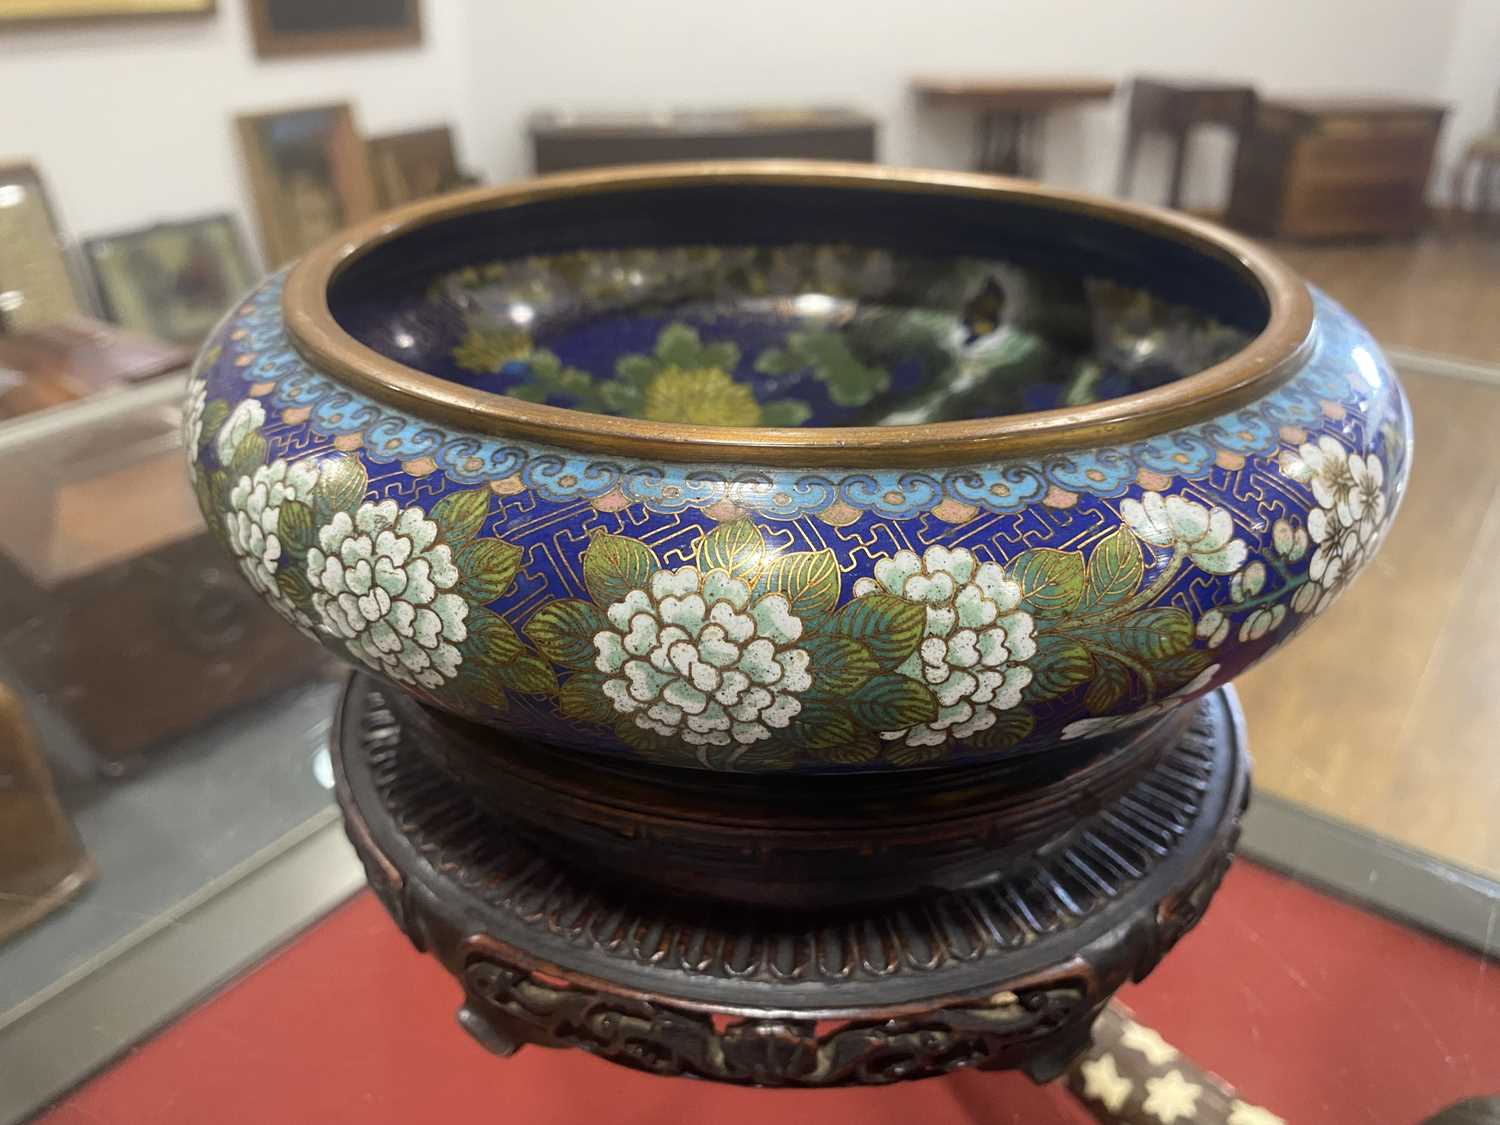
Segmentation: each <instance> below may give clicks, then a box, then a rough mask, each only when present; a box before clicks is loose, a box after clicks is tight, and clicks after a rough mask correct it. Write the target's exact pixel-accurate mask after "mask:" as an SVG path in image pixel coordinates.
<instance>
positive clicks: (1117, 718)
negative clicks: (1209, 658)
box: [1062, 664, 1219, 742]
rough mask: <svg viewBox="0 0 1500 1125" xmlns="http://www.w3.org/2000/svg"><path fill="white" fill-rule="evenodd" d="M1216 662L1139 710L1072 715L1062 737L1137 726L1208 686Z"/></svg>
mask: <svg viewBox="0 0 1500 1125" xmlns="http://www.w3.org/2000/svg"><path fill="white" fill-rule="evenodd" d="M1218 672H1219V666H1218V665H1217V664H1210V665H1209V666H1208V667H1207V668H1205V669H1203V671H1201V672H1199V673H1198V674H1197V675H1196V676H1194V677H1193V678H1192V680H1191V681H1190V682H1188V683H1186V684H1183V685H1182V687H1180V688H1178V689H1177V690H1176V691H1174V692H1173V693H1172V694H1171V695H1166V696H1163V697H1162V698H1161V699H1158V700H1157V701H1156V702H1155V703H1148V704H1146V706H1144V707H1142V708H1141V709H1140V710H1139V711H1132V712H1131V713H1130V714H1128V715H1101V716H1098V717H1097V718H1088V719H1075V720H1074V721H1073V722H1071V723H1069V724H1068V725H1067V726H1065V727H1063V732H1062V737H1063V740H1064V741H1065V742H1068V741H1072V740H1073V739H1075V738H1095V737H1097V736H1099V735H1101V734H1113V733H1115V732H1116V731H1121V730H1128V729H1130V728H1131V727H1136V726H1140V725H1141V724H1142V723H1144V722H1147V721H1148V720H1150V719H1154V718H1156V717H1157V716H1158V715H1163V714H1165V713H1166V712H1168V711H1171V710H1174V709H1175V708H1176V707H1178V706H1179V705H1180V704H1182V703H1185V702H1186V701H1187V700H1189V699H1193V698H1194V697H1196V696H1198V695H1201V694H1202V693H1203V692H1204V691H1206V690H1207V689H1208V686H1209V684H1210V683H1212V681H1213V678H1214V676H1216V675H1218Z"/></svg>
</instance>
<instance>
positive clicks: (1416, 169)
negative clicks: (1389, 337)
mask: <svg viewBox="0 0 1500 1125" xmlns="http://www.w3.org/2000/svg"><path fill="white" fill-rule="evenodd" d="M1446 112H1447V107H1446V106H1442V105H1437V104H1434V103H1430V102H1414V101H1404V100H1398V99H1387V98H1298V99H1286V98H1282V99H1273V100H1269V101H1262V102H1261V103H1260V105H1259V107H1258V109H1257V111H1256V115H1255V122H1254V124H1253V126H1252V127H1251V129H1250V130H1249V133H1248V135H1247V136H1246V137H1245V138H1244V139H1243V141H1242V142H1241V145H1240V151H1239V157H1238V159H1237V160H1236V162H1235V174H1234V188H1233V191H1232V193H1231V195H1230V200H1229V213H1228V216H1227V217H1228V220H1229V223H1230V224H1231V225H1232V226H1236V227H1240V228H1242V229H1244V230H1247V231H1251V232H1253V233H1256V234H1267V235H1277V236H1281V237H1286V238H1309V239H1313V238H1341V237H1348V236H1360V235H1396V234H1414V233H1416V231H1417V230H1419V229H1420V228H1421V226H1422V224H1423V222H1424V220H1425V219H1426V214H1427V207H1426V192H1427V183H1428V180H1429V179H1430V177H1431V175H1432V161H1433V153H1434V151H1435V149H1436V147H1437V140H1438V133H1439V132H1440V131H1441V129H1442V125H1443V116H1444V114H1445V113H1446Z"/></svg>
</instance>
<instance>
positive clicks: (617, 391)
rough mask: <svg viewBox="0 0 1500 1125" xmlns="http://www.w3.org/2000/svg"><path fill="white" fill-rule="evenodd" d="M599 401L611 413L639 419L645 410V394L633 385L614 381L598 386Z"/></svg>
mask: <svg viewBox="0 0 1500 1125" xmlns="http://www.w3.org/2000/svg"><path fill="white" fill-rule="evenodd" d="M599 401H600V402H602V403H603V404H604V406H605V407H606V408H607V409H608V410H610V411H611V412H612V413H615V414H622V415H624V416H625V417H627V418H639V417H640V416H641V412H642V411H643V410H644V409H645V408H646V393H645V391H643V390H642V389H641V388H640V387H638V386H636V385H635V384H634V383H625V382H621V381H619V380H616V381H614V382H610V383H601V384H600V386H599Z"/></svg>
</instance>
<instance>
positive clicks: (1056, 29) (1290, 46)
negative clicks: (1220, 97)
mask: <svg viewBox="0 0 1500 1125" xmlns="http://www.w3.org/2000/svg"><path fill="white" fill-rule="evenodd" d="M1463 3H1466V4H1467V5H1468V6H1470V7H1473V8H1476V9H1477V8H1479V7H1481V6H1487V7H1489V8H1491V9H1493V8H1494V7H1495V3H1494V0H1248V2H1247V0H1117V2H1115V3H1106V2H1104V0H756V2H755V3H744V2H742V0H613V2H610V3H603V2H599V0H547V2H533V3H498V2H495V0H474V9H473V13H472V16H471V21H472V22H471V36H470V52H471V57H472V63H471V66H472V71H473V74H474V77H475V80H476V82H477V84H478V88H479V89H480V90H481V91H482V93H483V96H482V98H480V99H479V117H478V122H477V126H478V129H479V134H478V136H479V138H480V147H479V148H478V149H477V150H476V153H475V156H476V158H477V159H478V160H479V162H480V163H481V164H482V166H484V167H485V168H486V169H487V171H488V172H489V173H490V174H491V175H493V176H497V177H509V176H515V175H520V174H523V173H525V172H526V171H527V170H528V168H529V154H528V152H527V150H526V147H525V143H524V140H523V136H522V125H523V121H524V117H525V115H526V113H527V111H528V110H530V109H533V108H537V107H570V108H580V109H588V108H598V107H601V106H608V107H615V108H620V109H625V108H633V107H646V108H667V107H672V106H683V105H687V106H702V105H705V104H709V105H712V104H718V105H732V104H735V103H762V104H764V103H773V104H774V103H789V102H809V101H838V102H848V103H853V104H855V105H857V106H859V107H861V108H863V109H865V110H867V111H869V112H871V113H873V114H875V115H876V116H877V117H879V118H880V119H882V120H883V121H884V122H886V130H885V135H884V137H883V143H882V155H883V157H884V159H886V160H888V161H892V162H897V163H915V164H926V165H936V166H949V167H963V166H965V165H966V164H967V162H968V160H969V155H970V131H969V126H968V123H967V122H966V121H965V120H963V119H962V118H961V117H959V116H958V115H956V114H947V113H934V112H931V111H927V110H921V109H919V107H918V106H917V105H916V104H915V102H914V100H913V99H912V97H911V95H910V94H909V92H908V89H907V83H908V81H909V79H910V77H911V76H912V75H913V74H916V73H924V72H926V73H937V74H951V73H958V74H962V73H971V74H972V73H977V74H987V73H996V74H1026V73H1034V74H1086V75H1100V76H1105V77H1116V78H1124V77H1126V76H1128V75H1130V74H1133V73H1142V72H1151V71H1155V72H1158V73H1166V74H1179V75H1184V76H1193V75H1201V76H1206V77H1209V78H1213V77H1223V78H1226V79H1231V78H1243V79H1245V80H1248V81H1251V82H1254V83H1256V84H1257V85H1258V86H1259V87H1260V89H1261V90H1262V91H1263V92H1267V93H1270V92H1299V93H1301V92H1312V91H1316V90H1319V89H1324V90H1338V91H1351V90H1359V91H1364V92H1371V93H1376V92H1379V93H1405V94H1414V95H1425V96H1434V97H1435V96H1441V95H1442V94H1443V92H1444V89H1445V86H1444V69H1445V66H1446V64H1447V62H1448V56H1449V51H1450V42H1451V36H1452V34H1453V30H1454V25H1455V18H1456V15H1457V11H1458V9H1459V7H1460V4H1463ZM1492 57H1493V56H1492ZM1122 102H1123V99H1117V101H1116V103H1115V104H1113V105H1110V106H1101V107H1098V108H1093V109H1088V110H1085V111H1080V112H1077V113H1073V114H1069V115H1068V116H1067V117H1066V118H1057V119H1055V120H1054V123H1053V125H1052V127H1051V129H1050V130H1049V138H1048V139H1049V145H1048V159H1047V177H1048V179H1049V180H1052V181H1054V182H1057V183H1061V184H1067V185H1070V186H1075V187H1080V188H1084V189H1088V190H1093V191H1106V190H1109V189H1110V188H1111V187H1112V185H1113V182H1114V174H1115V166H1116V161H1117V158H1118V153H1119V145H1120V141H1121V138H1122V134H1123V124H1124V117H1123V104H1122ZM1211 140H1212V138H1206V141H1209V142H1211ZM1226 151H1227V141H1225V140H1221V143H1220V144H1219V145H1218V146H1217V147H1216V146H1214V145H1213V144H1212V143H1205V144H1204V145H1203V147H1202V154H1203V155H1202V159H1199V160H1197V161H1196V166H1197V168H1198V169H1200V171H1199V173H1198V174H1197V175H1196V176H1195V177H1194V180H1193V181H1192V182H1191V183H1190V194H1189V199H1188V203H1189V204H1190V205H1193V204H1196V205H1214V204H1221V203H1222V202H1223V197H1224V192H1225V190H1226V183H1227V172H1228V162H1227V160H1226V159H1223V158H1222V156H1223V154H1224V153H1225V152H1226ZM1195 155H1196V153H1195ZM1153 159H1154V160H1155V163H1156V167H1155V169H1154V171H1155V172H1156V176H1155V182H1154V183H1153V180H1152V178H1151V177H1150V176H1149V175H1148V172H1150V171H1152V169H1150V168H1147V167H1143V168H1142V171H1141V175H1140V179H1139V181H1138V184H1139V188H1138V193H1139V194H1142V195H1151V194H1153V193H1159V192H1161V190H1162V187H1161V185H1162V184H1163V183H1164V180H1165V177H1164V172H1163V168H1162V166H1161V164H1160V154H1159V153H1152V152H1151V151H1150V150H1145V151H1143V157H1142V162H1143V165H1148V164H1151V163H1152V162H1153Z"/></svg>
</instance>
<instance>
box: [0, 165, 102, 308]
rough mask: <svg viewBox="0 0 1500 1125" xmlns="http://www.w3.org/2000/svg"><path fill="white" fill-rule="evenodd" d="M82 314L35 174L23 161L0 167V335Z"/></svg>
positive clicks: (72, 273)
mask: <svg viewBox="0 0 1500 1125" xmlns="http://www.w3.org/2000/svg"><path fill="white" fill-rule="evenodd" d="M88 312H89V303H88V300H87V298H86V295H85V293H84V290H83V288H82V287H81V286H80V285H79V279H78V274H77V271H76V269H75V266H74V263H73V262H72V261H71V260H70V256H69V249H68V243H67V240H66V239H65V238H64V237H63V235H62V231H61V229H60V227H59V225H58V222H57V212H56V211H54V210H53V208H52V201H51V199H50V198H49V197H48V194H47V185H46V183H45V182H44V181H43V180H42V175H41V173H40V172H38V171H37V169H36V166H35V165H33V164H30V163H28V162H26V161H16V162H13V163H4V164H0V332H22V331H26V330H28V329H33V328H43V327H45V326H47V325H49V324H54V323H56V322H58V321H61V320H67V319H68V318H70V317H75V316H83V315H86V314H87V313H88Z"/></svg>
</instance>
